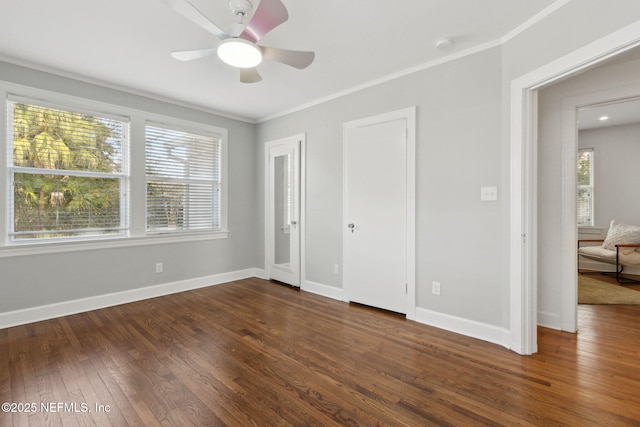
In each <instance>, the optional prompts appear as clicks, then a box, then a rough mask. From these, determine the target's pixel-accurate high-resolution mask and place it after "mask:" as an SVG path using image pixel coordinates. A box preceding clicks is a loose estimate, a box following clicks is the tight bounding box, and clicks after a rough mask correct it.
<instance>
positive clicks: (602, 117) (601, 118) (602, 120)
mask: <svg viewBox="0 0 640 427" xmlns="http://www.w3.org/2000/svg"><path fill="white" fill-rule="evenodd" d="M598 120H600V121H601V122H604V121H605V120H609V116H601V117H600V118H599V119H598Z"/></svg>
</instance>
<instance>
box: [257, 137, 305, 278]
mask: <svg viewBox="0 0 640 427" xmlns="http://www.w3.org/2000/svg"><path fill="white" fill-rule="evenodd" d="M294 141H297V142H298V145H299V147H298V148H299V154H300V156H299V159H298V162H299V165H298V166H299V181H298V190H299V191H298V219H297V221H298V224H297V226H298V234H299V261H298V262H299V266H298V277H297V281H298V285H297V286H298V287H300V288H301V289H302V288H303V285H304V280H305V277H306V250H305V241H306V209H305V207H306V141H307V135H306V133H301V134H297V135H292V136H288V137H285V138H279V139H275V140H271V141H267V142H265V144H264V224H265V227H264V267H265V276H266V277H267V278H269V277H270V267H269V266H270V263H271V261H272V259H273V256H274V254H273V249H272V245H273V242H272V240H273V238H272V235H271V233H270V232H269V226H268V225H269V224H270V222H271V212H270V209H271V188H270V181H271V180H270V176H269V174H270V165H269V162H270V150H271V148H272V147H276V146H278V145H284V144H290V143H291V142H294Z"/></svg>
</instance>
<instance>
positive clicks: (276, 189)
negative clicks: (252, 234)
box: [265, 138, 300, 287]
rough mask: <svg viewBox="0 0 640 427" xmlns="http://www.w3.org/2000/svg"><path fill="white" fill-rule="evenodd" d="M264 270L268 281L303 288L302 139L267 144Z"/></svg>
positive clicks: (289, 139) (288, 139)
mask: <svg viewBox="0 0 640 427" xmlns="http://www.w3.org/2000/svg"><path fill="white" fill-rule="evenodd" d="M265 157H266V159H265V160H266V165H265V172H266V175H267V176H266V177H265V178H266V179H265V182H266V183H267V185H266V188H265V199H266V209H265V213H266V215H265V217H266V218H265V219H266V222H265V231H266V233H265V242H266V248H265V257H266V259H265V269H266V275H267V278H268V279H273V280H277V281H279V282H284V283H287V284H289V285H291V286H296V287H299V286H300V223H299V221H300V219H299V216H300V202H299V199H300V140H299V139H297V138H286V139H282V140H278V141H271V142H268V143H267V145H266V156H265Z"/></svg>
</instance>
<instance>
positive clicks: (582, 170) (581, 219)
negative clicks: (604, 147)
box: [577, 149, 594, 227]
mask: <svg viewBox="0 0 640 427" xmlns="http://www.w3.org/2000/svg"><path fill="white" fill-rule="evenodd" d="M577 202H578V226H579V227H580V226H582V227H585V226H587V227H588V226H592V225H593V205H594V203H593V150H592V149H585V150H579V152H578V201H577Z"/></svg>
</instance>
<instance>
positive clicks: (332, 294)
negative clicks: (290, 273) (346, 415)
mask: <svg viewBox="0 0 640 427" xmlns="http://www.w3.org/2000/svg"><path fill="white" fill-rule="evenodd" d="M300 289H302V290H303V291H306V292H311V293H313V294H317V295H321V296H323V297H327V298H332V299H337V300H338V301H342V294H343V292H342V289H341V288H334V287H333V286H328V285H323V284H322V283H316V282H311V281H309V280H305V281H304V282H303V283H302V286H301V287H300Z"/></svg>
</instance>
